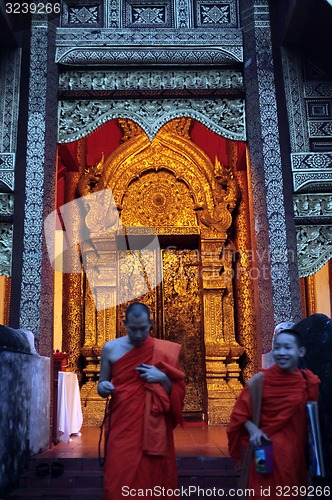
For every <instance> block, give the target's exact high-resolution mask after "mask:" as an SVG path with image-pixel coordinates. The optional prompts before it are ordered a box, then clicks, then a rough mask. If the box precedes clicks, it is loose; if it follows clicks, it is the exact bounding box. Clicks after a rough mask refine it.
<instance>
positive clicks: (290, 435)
mask: <svg viewBox="0 0 332 500" xmlns="http://www.w3.org/2000/svg"><path fill="white" fill-rule="evenodd" d="M262 371H263V372H264V385H263V396H262V408H261V419H260V425H259V427H260V428H261V429H262V430H263V432H265V434H266V435H267V436H268V437H269V438H270V439H271V441H272V445H273V457H274V469H273V474H266V475H265V474H259V473H257V472H256V471H255V463H254V460H252V462H251V469H250V478H249V485H248V487H249V488H255V497H256V498H260V497H261V495H260V492H261V488H263V489H264V488H268V487H270V494H269V495H268V496H269V499H270V500H271V499H277V498H279V499H280V496H281V497H282V496H283V495H280V494H279V495H278V492H279V491H280V490H278V489H277V488H276V486H281V487H283V486H305V485H307V465H306V458H305V444H306V437H307V433H306V410H305V404H306V401H307V400H311V401H317V399H318V389H319V383H320V382H319V378H318V377H317V376H316V375H314V374H313V373H312V372H311V371H310V370H303V372H304V373H305V375H306V377H307V380H306V379H305V378H304V377H303V375H302V373H301V371H300V370H296V371H295V372H293V373H288V372H286V371H284V370H282V369H280V368H279V367H278V366H277V365H273V366H272V367H271V368H268V369H267V370H262ZM251 419H252V409H251V401H250V393H249V389H248V387H247V386H245V388H244V389H243V391H242V392H241V394H240V396H239V398H238V399H237V401H236V403H235V406H234V408H233V412H232V415H231V421H230V424H229V426H228V428H227V434H228V444H229V453H230V455H231V456H232V457H233V458H235V459H241V456H244V451H245V449H246V447H247V444H248V437H249V434H248V432H247V430H246V429H245V427H244V423H245V422H246V421H247V420H251ZM266 491H267V490H266ZM294 492H296V489H294ZM289 493H290V494H291V493H292V490H291V491H290V492H289ZM291 496H292V495H291ZM295 496H297V497H298V496H299V493H298V494H297V495H296V494H294V497H295ZM252 498H254V497H252ZM264 498H265V497H264Z"/></svg>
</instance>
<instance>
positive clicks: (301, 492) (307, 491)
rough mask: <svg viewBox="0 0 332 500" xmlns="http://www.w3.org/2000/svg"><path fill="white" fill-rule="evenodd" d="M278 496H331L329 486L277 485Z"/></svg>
mask: <svg viewBox="0 0 332 500" xmlns="http://www.w3.org/2000/svg"><path fill="white" fill-rule="evenodd" d="M276 496H277V497H294V496H300V497H303V496H304V497H322V498H324V497H329V496H330V487H329V486H276Z"/></svg>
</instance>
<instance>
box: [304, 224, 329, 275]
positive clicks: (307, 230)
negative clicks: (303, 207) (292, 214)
mask: <svg viewBox="0 0 332 500" xmlns="http://www.w3.org/2000/svg"><path fill="white" fill-rule="evenodd" d="M296 235H297V252H298V261H299V275H300V277H301V278H303V277H305V276H309V275H310V274H314V273H315V272H317V271H318V270H319V269H320V268H321V267H322V266H323V265H324V264H325V263H326V262H327V261H328V260H329V259H330V258H331V257H332V226H331V225H328V226H310V225H308V226H297V227H296Z"/></svg>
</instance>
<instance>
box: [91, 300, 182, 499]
mask: <svg viewBox="0 0 332 500" xmlns="http://www.w3.org/2000/svg"><path fill="white" fill-rule="evenodd" d="M125 326H126V330H127V333H128V335H127V336H124V337H119V338H117V339H115V340H113V341H111V342H107V343H106V344H105V346H104V347H103V350H102V354H101V369H100V378H99V383H98V392H99V394H100V395H101V396H102V397H106V396H108V395H110V394H111V395H112V399H111V405H110V406H111V409H110V415H109V417H108V419H106V420H105V423H104V426H105V434H106V436H107V433H108V428H109V435H108V438H107V448H106V460H105V464H104V500H120V499H121V498H124V497H126V496H128V497H129V498H130V497H133V496H137V497H139V498H149V499H151V498H160V496H162V494H163V497H164V498H173V497H174V498H176V496H175V495H173V492H174V491H175V490H176V488H177V482H178V478H177V470H176V457H175V449H174V440H173V428H174V427H175V426H176V425H177V424H178V423H179V424H181V425H183V417H182V408H183V401H184V394H185V386H184V374H183V372H182V371H181V370H180V369H179V365H178V355H179V352H180V349H181V346H180V345H179V344H176V343H174V342H168V341H164V340H160V339H154V338H152V337H151V336H150V335H149V333H150V330H151V320H150V312H149V309H148V308H147V307H146V306H145V305H144V304H141V303H139V302H135V303H133V304H131V305H130V306H129V307H128V308H127V310H126V320H125ZM161 492H162V494H161ZM165 492H166V493H167V494H166V493H165Z"/></svg>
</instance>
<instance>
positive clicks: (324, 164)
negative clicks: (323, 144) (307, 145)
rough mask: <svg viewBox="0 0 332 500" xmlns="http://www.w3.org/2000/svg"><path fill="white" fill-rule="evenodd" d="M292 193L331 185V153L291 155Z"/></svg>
mask: <svg viewBox="0 0 332 500" xmlns="http://www.w3.org/2000/svg"><path fill="white" fill-rule="evenodd" d="M291 163H292V170H293V182H294V191H295V192H296V191H301V190H302V189H303V188H306V189H307V188H308V187H310V186H313V188H314V189H315V187H317V185H319V186H326V187H328V186H330V185H331V183H332V153H292V154H291Z"/></svg>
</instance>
